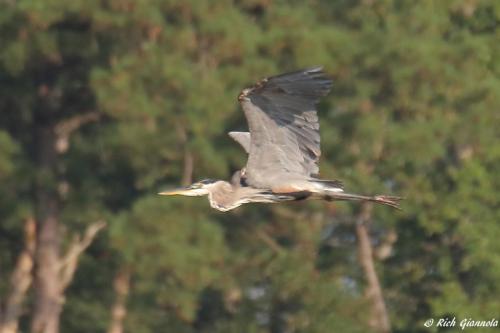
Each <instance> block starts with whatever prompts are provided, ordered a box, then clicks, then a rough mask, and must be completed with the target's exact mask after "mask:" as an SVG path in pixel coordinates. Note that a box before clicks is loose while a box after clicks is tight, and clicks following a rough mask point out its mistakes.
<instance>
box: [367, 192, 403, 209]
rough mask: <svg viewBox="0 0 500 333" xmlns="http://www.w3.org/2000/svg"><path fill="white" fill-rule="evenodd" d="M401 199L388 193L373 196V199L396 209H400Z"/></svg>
mask: <svg viewBox="0 0 500 333" xmlns="http://www.w3.org/2000/svg"><path fill="white" fill-rule="evenodd" d="M401 200H403V198H401V197H394V196H390V195H376V196H375V197H373V201H375V202H378V203H381V204H383V205H387V206H391V207H393V208H396V209H401V208H400V206H399V202H400V201H401Z"/></svg>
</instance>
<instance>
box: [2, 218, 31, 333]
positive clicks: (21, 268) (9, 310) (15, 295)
mask: <svg viewBox="0 0 500 333" xmlns="http://www.w3.org/2000/svg"><path fill="white" fill-rule="evenodd" d="M24 238H25V240H24V243H25V247H24V250H23V252H21V254H20V255H19V257H18V259H17V264H16V266H15V268H14V271H13V272H12V276H11V279H10V286H11V287H10V290H11V291H10V293H9V295H8V296H7V300H6V302H5V311H4V313H3V316H2V321H1V322H0V333H15V332H17V327H18V323H19V317H20V315H21V310H22V305H23V301H24V298H25V297H26V293H27V292H28V289H29V287H30V286H31V284H32V280H33V278H32V270H33V266H34V259H33V256H34V254H35V247H36V223H35V220H34V219H33V218H29V219H27V220H26V223H25V224H24Z"/></svg>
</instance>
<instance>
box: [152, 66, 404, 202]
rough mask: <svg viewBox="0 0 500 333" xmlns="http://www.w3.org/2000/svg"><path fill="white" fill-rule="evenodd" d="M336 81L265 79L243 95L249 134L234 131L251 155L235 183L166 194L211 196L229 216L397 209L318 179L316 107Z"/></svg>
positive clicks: (311, 72)
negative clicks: (257, 205)
mask: <svg viewBox="0 0 500 333" xmlns="http://www.w3.org/2000/svg"><path fill="white" fill-rule="evenodd" d="M331 86H332V81H331V80H330V79H329V78H328V77H327V76H326V74H325V73H324V72H323V70H322V67H315V68H309V69H303V70H299V71H295V72H291V73H285V74H281V75H277V76H272V77H268V78H264V79H262V80H260V81H258V82H257V83H256V84H255V85H254V86H252V87H250V88H246V89H243V90H242V91H241V93H240V94H239V96H238V101H239V102H240V104H241V107H242V109H243V112H244V113H245V117H246V120H247V122H248V128H249V132H230V133H229V135H230V136H231V137H232V138H233V139H234V140H235V141H237V142H238V143H239V144H240V145H241V146H242V147H243V149H244V150H245V151H246V153H247V154H248V160H247V164H246V166H245V167H244V168H243V169H241V170H239V171H237V172H236V173H235V174H234V175H233V176H232V178H231V180H230V181H229V182H227V181H224V180H214V179H205V180H202V181H199V182H196V183H194V184H192V185H190V186H188V187H186V188H180V189H176V190H170V191H165V192H160V193H159V194H161V195H186V196H203V195H208V200H209V202H210V206H212V207H213V208H215V209H218V210H220V211H228V210H231V209H234V208H236V207H239V206H241V205H242V204H245V203H252V202H264V203H276V202H283V201H297V200H304V199H322V200H328V201H332V200H356V201H371V202H376V203H380V204H384V205H388V206H391V207H394V208H398V207H399V201H400V200H401V198H399V197H394V196H387V195H375V196H366V195H358V194H351V193H345V192H344V189H343V186H342V183H341V182H340V181H338V180H323V179H319V178H318V173H319V168H318V161H319V158H320V155H321V150H320V135H319V121H318V115H317V111H316V104H317V103H318V101H319V99H320V98H321V97H323V96H325V95H327V94H328V92H329V91H330V88H331Z"/></svg>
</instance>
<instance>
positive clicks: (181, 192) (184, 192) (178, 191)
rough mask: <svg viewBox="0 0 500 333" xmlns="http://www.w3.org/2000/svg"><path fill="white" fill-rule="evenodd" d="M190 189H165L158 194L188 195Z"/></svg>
mask: <svg viewBox="0 0 500 333" xmlns="http://www.w3.org/2000/svg"><path fill="white" fill-rule="evenodd" d="M191 191H192V189H190V188H188V187H185V188H176V189H173V190H167V191H162V192H159V193H158V194H159V195H189V193H190V192H191Z"/></svg>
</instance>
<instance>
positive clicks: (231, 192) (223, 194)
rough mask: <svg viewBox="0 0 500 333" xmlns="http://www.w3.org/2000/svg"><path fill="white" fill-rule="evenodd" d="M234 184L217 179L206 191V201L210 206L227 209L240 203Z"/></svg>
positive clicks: (222, 209)
mask: <svg viewBox="0 0 500 333" xmlns="http://www.w3.org/2000/svg"><path fill="white" fill-rule="evenodd" d="M236 192H237V191H236V189H235V186H233V185H232V184H230V183H228V182H226V181H223V180H221V181H218V182H217V184H216V185H215V187H214V188H213V189H212V190H211V191H210V192H209V193H208V201H209V202H210V206H212V208H215V209H218V210H221V211H228V210H231V209H233V208H236V207H238V206H240V205H241V203H240V202H238V199H239V197H238V196H237V193H236Z"/></svg>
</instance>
